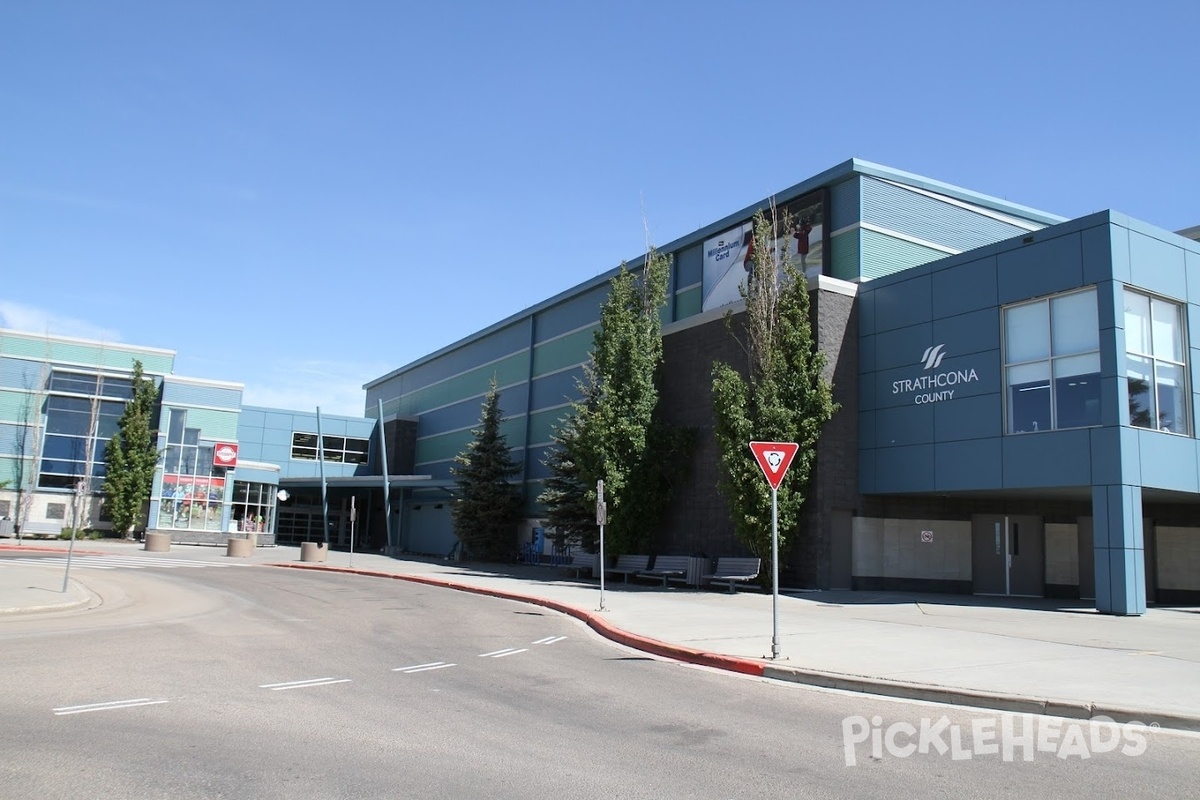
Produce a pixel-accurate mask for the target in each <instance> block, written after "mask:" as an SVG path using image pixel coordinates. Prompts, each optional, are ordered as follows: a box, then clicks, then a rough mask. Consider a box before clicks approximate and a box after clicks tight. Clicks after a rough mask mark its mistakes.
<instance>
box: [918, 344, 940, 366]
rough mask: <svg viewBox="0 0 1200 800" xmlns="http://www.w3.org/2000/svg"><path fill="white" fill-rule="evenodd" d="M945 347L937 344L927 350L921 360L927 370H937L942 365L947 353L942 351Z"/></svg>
mask: <svg viewBox="0 0 1200 800" xmlns="http://www.w3.org/2000/svg"><path fill="white" fill-rule="evenodd" d="M945 346H946V345H944V344H937V345H934V346H933V347H927V348H925V355H923V356H921V360H922V361H924V362H925V369H937V368H938V367H940V366H941V365H942V359H943V358H945V357H946V351H945V350H943V349H942V348H943V347H945Z"/></svg>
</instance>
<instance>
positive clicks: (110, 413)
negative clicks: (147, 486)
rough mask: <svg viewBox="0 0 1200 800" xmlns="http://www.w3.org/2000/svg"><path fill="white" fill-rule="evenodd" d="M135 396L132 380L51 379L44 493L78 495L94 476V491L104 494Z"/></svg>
mask: <svg viewBox="0 0 1200 800" xmlns="http://www.w3.org/2000/svg"><path fill="white" fill-rule="evenodd" d="M132 391H133V390H132V383H131V381H130V380H129V379H128V378H114V377H111V376H105V375H97V374H95V373H92V374H86V373H77V372H59V371H55V372H54V373H53V374H52V375H51V376H50V396H49V397H47V398H46V406H45V409H46V429H45V435H44V437H43V439H42V452H41V468H40V469H39V473H38V486H39V487H41V488H43V489H72V490H73V489H75V487H76V484H78V483H79V482H80V481H82V480H83V479H84V477H85V476H89V477H90V478H91V482H90V487H89V489H88V491H91V492H99V491H100V490H101V487H102V486H103V484H104V476H105V466H104V451H105V449H106V448H107V447H108V440H109V439H111V438H112V435H113V434H114V433H116V432H117V423H118V421H119V420H120V418H121V414H122V413H123V412H124V411H125V403H126V402H127V401H128V400H130V399H131V397H132Z"/></svg>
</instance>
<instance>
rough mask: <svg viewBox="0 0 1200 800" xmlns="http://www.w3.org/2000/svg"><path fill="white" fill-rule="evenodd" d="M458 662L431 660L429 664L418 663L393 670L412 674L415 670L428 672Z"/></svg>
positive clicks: (451, 665) (453, 665)
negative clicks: (449, 662) (448, 662)
mask: <svg viewBox="0 0 1200 800" xmlns="http://www.w3.org/2000/svg"><path fill="white" fill-rule="evenodd" d="M456 666H458V665H457V664H447V663H446V662H445V661H431V662H430V663H428V664H416V665H414V666H411V667H396V668H395V669H393V670H392V672H403V673H404V674H405V675H411V674H412V673H414V672H428V671H429V670H431V669H445V668H446V667H456Z"/></svg>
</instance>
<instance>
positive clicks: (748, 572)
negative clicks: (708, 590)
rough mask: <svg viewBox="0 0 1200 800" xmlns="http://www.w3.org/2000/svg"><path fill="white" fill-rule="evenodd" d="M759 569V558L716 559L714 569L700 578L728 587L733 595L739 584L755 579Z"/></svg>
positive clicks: (760, 566) (760, 562)
mask: <svg viewBox="0 0 1200 800" xmlns="http://www.w3.org/2000/svg"><path fill="white" fill-rule="evenodd" d="M761 568H762V559H759V558H718V559H717V567H716V569H714V570H713V571H712V572H711V573H709V574H708V575H703V576H701V577H702V579H703V580H706V581H708V582H709V583H710V584H717V585H724V586H728V587H729V593H730V594H733V593H734V592H736V591H737V585H738V584H739V583H749V582H750V581H752V580H754V579H755V578H757V577H758V571H759V569H761Z"/></svg>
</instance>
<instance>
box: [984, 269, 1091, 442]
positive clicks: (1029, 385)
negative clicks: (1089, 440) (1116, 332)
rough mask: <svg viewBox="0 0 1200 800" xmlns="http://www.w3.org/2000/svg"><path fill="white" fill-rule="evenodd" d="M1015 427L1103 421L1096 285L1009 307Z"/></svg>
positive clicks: (1008, 362)
mask: <svg viewBox="0 0 1200 800" xmlns="http://www.w3.org/2000/svg"><path fill="white" fill-rule="evenodd" d="M1004 382H1005V393H1006V397H1007V408H1006V413H1007V417H1008V429H1007V430H1008V432H1009V433H1033V432H1035V431H1050V430H1058V429H1062V428H1083V427H1087V426H1089V425H1099V424H1100V325H1099V318H1098V316H1097V312H1096V290H1095V289H1094V288H1093V289H1084V290H1083V291H1079V292H1071V293H1069V294H1061V295H1056V296H1054V297H1045V298H1042V299H1040V300H1033V301H1031V302H1028V303H1019V304H1017V305H1012V306H1008V307H1006V308H1005V309H1004Z"/></svg>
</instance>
